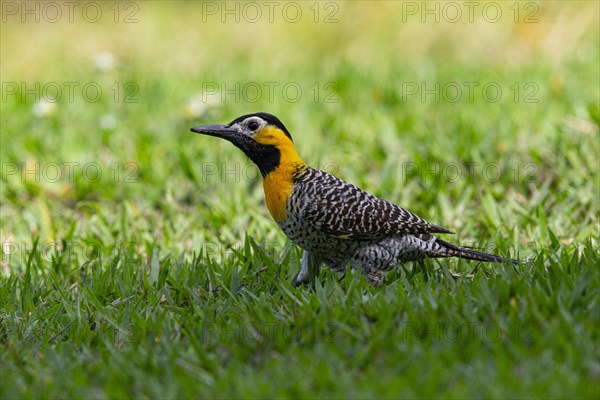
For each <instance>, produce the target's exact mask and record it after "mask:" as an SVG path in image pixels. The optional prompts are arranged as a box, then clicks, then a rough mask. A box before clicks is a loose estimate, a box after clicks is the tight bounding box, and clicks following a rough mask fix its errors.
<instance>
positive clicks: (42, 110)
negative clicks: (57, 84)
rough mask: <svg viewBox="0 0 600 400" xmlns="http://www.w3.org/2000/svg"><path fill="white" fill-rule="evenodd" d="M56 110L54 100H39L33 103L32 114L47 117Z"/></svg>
mask: <svg viewBox="0 0 600 400" xmlns="http://www.w3.org/2000/svg"><path fill="white" fill-rule="evenodd" d="M55 112H56V102H52V101H48V100H44V99H42V100H40V101H38V102H36V103H35V104H34V105H33V114H34V115H35V116H36V117H47V116H49V115H52V114H54V113H55Z"/></svg>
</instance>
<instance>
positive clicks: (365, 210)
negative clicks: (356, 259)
mask: <svg viewBox="0 0 600 400" xmlns="http://www.w3.org/2000/svg"><path fill="white" fill-rule="evenodd" d="M292 199H293V202H292V204H291V207H293V209H294V212H296V213H298V214H299V215H300V216H301V218H302V220H304V222H305V223H306V224H307V225H308V226H311V227H312V228H314V229H317V230H320V231H321V232H323V233H326V234H328V235H331V236H335V237H338V238H348V239H376V238H381V237H386V236H392V235H399V234H404V233H413V234H417V233H453V232H452V231H451V230H449V229H446V228H443V227H441V226H437V225H433V224H431V223H429V222H427V221H425V220H424V219H422V218H421V217H419V216H417V215H416V214H413V213H411V212H410V211H408V210H405V209H403V208H401V207H398V206H397V205H395V204H393V203H390V202H389V201H386V200H382V199H379V198H377V197H375V196H373V195H371V194H369V193H367V192H365V191H363V190H361V189H359V188H357V187H356V186H354V185H352V184H350V183H348V182H345V181H343V180H341V179H339V178H337V177H335V176H333V175H331V174H328V173H327V172H323V171H319V170H316V169H313V168H308V169H306V170H305V171H303V172H302V173H301V174H299V176H297V178H296V181H295V184H294V194H293V196H292Z"/></svg>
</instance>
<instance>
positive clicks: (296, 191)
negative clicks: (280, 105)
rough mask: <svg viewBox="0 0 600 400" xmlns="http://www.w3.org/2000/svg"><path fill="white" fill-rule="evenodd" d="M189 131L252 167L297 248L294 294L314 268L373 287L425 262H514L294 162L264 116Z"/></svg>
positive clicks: (286, 142)
mask: <svg viewBox="0 0 600 400" xmlns="http://www.w3.org/2000/svg"><path fill="white" fill-rule="evenodd" d="M191 131H192V132H195V133H199V134H203V135H209V136H215V137H218V138H221V139H225V140H227V141H229V142H231V143H232V144H233V145H235V146H236V147H238V148H239V149H240V150H242V151H243V152H244V153H245V154H246V156H248V157H249V158H250V160H251V161H252V162H254V163H255V164H256V165H257V166H258V169H259V170H260V173H261V176H262V183H263V189H264V193H265V200H266V205H267V208H268V210H269V213H270V214H271V216H272V217H273V219H274V220H275V222H276V223H277V224H278V225H279V227H280V228H281V230H282V231H283V233H284V234H285V235H286V236H287V237H288V238H289V239H290V240H291V241H292V242H294V243H295V244H296V245H298V246H299V247H300V248H302V249H303V254H302V257H301V259H300V265H301V268H300V271H299V272H298V274H297V275H296V276H295V277H294V279H293V280H292V282H291V283H292V285H293V286H295V287H298V286H300V285H303V284H309V283H311V282H313V281H314V279H315V276H316V275H317V273H318V270H319V268H320V267H321V266H322V265H325V266H326V267H328V268H329V269H331V270H332V271H335V272H345V271H346V268H347V266H348V265H350V266H351V267H352V268H357V269H361V270H362V272H363V274H364V275H365V276H366V279H367V281H368V282H369V283H371V284H372V285H374V286H380V285H381V284H382V282H383V280H384V275H385V272H386V271H389V270H391V269H393V268H395V267H397V266H398V265H400V264H402V263H405V262H408V261H420V260H423V259H425V258H446V257H459V258H463V259H467V260H475V261H484V262H495V263H505V262H506V261H509V262H512V263H516V260H513V259H505V258H503V257H500V256H496V255H492V254H487V253H483V252H479V251H475V250H472V249H470V248H467V247H462V246H458V245H455V244H452V243H449V242H446V241H444V240H442V239H440V238H439V237H438V236H437V235H439V234H453V233H454V232H453V231H451V230H450V229H447V228H444V227H442V226H439V225H435V224H432V223H430V222H428V221H426V220H425V219H423V218H421V217H419V216H418V215H416V214H414V213H412V212H410V211H408V210H406V209H404V208H402V207H399V206H397V205H396V204H394V203H391V202H389V201H387V200H384V199H380V198H378V197H375V196H373V195H371V194H369V193H367V192H365V191H363V190H361V189H359V188H358V187H356V186H354V185H352V184H350V183H348V182H346V181H344V180H342V179H340V178H338V177H336V176H334V175H332V174H329V173H327V172H324V171H321V170H318V169H315V168H312V167H310V166H309V165H308V164H307V163H305V162H304V161H303V160H302V159H301V158H300V156H299V155H298V153H297V151H296V148H295V145H294V141H293V139H292V135H291V134H290V132H289V131H288V129H287V128H286V127H285V125H284V124H283V123H282V122H281V121H280V120H279V118H277V117H276V116H274V115H272V114H269V113H265V112H257V113H253V114H246V115H243V116H241V117H239V118H236V119H234V120H233V121H231V122H230V123H228V124H216V125H203V126H196V127H193V128H191Z"/></svg>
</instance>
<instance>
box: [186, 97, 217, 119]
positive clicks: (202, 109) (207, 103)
mask: <svg viewBox="0 0 600 400" xmlns="http://www.w3.org/2000/svg"><path fill="white" fill-rule="evenodd" d="M218 105H219V102H218V101H217V100H216V99H215V96H205V95H202V94H200V95H197V96H194V97H191V98H190V99H189V100H188V102H187V104H186V105H185V108H184V110H183V112H184V114H185V116H186V117H187V118H199V117H201V116H203V115H204V114H205V113H206V112H207V111H208V109H209V108H213V107H216V106H218Z"/></svg>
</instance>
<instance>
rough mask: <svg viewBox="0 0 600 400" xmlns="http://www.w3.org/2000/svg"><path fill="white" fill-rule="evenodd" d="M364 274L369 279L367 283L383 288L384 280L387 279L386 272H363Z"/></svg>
mask: <svg viewBox="0 0 600 400" xmlns="http://www.w3.org/2000/svg"><path fill="white" fill-rule="evenodd" d="M363 273H364V274H365V276H366V277H367V282H369V283H370V284H371V285H373V286H375V287H381V285H382V284H383V278H384V277H385V271H381V270H371V271H368V272H365V271H364V270H363Z"/></svg>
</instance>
